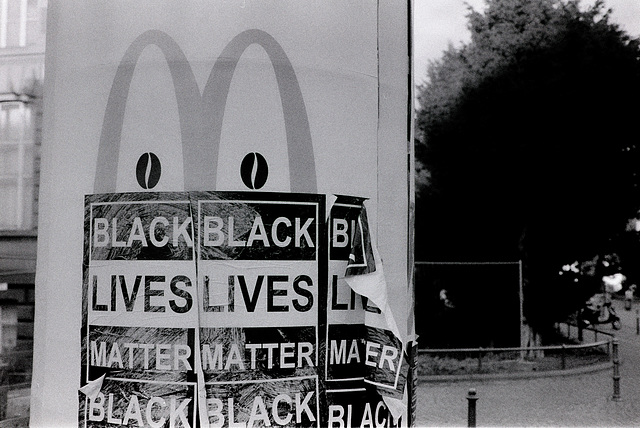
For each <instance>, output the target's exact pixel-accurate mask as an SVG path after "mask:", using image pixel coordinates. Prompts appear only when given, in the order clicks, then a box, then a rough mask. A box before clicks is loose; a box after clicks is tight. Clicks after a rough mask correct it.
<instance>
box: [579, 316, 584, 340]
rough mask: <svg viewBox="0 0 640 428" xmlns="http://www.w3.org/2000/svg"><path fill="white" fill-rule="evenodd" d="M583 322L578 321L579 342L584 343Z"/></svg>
mask: <svg viewBox="0 0 640 428" xmlns="http://www.w3.org/2000/svg"><path fill="white" fill-rule="evenodd" d="M582 340H583V338H582V322H581V320H580V319H578V342H582Z"/></svg>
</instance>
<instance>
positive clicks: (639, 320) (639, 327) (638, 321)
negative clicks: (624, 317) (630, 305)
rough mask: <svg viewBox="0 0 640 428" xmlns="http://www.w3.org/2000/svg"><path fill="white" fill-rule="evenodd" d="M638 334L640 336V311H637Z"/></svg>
mask: <svg viewBox="0 0 640 428" xmlns="http://www.w3.org/2000/svg"><path fill="white" fill-rule="evenodd" d="M636 334H640V309H636Z"/></svg>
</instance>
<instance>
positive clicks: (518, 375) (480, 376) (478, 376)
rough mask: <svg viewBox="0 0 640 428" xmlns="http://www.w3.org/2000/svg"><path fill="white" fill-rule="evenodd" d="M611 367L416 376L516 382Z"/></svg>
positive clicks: (430, 380) (424, 379)
mask: <svg viewBox="0 0 640 428" xmlns="http://www.w3.org/2000/svg"><path fill="white" fill-rule="evenodd" d="M612 367H613V362H612V361H608V362H606V363H599V364H590V365H586V366H581V367H574V368H571V369H565V370H544V371H539V372H538V371H527V372H513V373H469V374H464V375H432V376H430V375H418V383H419V384H426V383H437V382H464V381H468V380H481V381H484V380H511V379H513V380H517V379H531V378H542V377H559V376H573V375H579V374H584V373H592V372H598V371H603V370H607V369H610V368H612Z"/></svg>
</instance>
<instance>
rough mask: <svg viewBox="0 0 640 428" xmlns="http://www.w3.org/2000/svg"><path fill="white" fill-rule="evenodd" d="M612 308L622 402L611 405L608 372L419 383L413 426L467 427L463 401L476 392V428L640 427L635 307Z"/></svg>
mask: <svg viewBox="0 0 640 428" xmlns="http://www.w3.org/2000/svg"><path fill="white" fill-rule="evenodd" d="M614 305H615V306H616V309H617V310H618V314H619V315H620V316H621V318H622V324H623V325H622V329H621V330H620V331H619V332H617V337H618V340H619V343H620V345H619V352H620V360H621V366H620V375H621V379H620V396H621V399H622V400H621V401H613V400H611V396H612V395H613V379H612V375H613V372H612V371H611V370H606V371H600V372H595V373H587V374H581V375H571V376H563V377H545V378H532V379H519V380H515V379H514V380H483V381H477V380H476V381H458V382H448V383H427V382H422V383H420V384H419V386H418V411H417V423H416V425H417V426H418V427H450V426H458V427H466V426H467V400H466V395H467V392H468V391H469V388H475V389H476V390H477V394H478V397H479V399H478V401H477V425H478V426H479V427H481V426H496V427H587V426H589V427H640V336H638V335H636V312H635V309H636V308H640V304H638V303H636V304H635V306H634V308H633V310H632V311H625V310H624V309H623V305H622V302H615V303H614ZM602 329H603V330H605V331H609V330H611V328H610V326H602ZM585 339H586V338H585ZM588 339H590V338H588Z"/></svg>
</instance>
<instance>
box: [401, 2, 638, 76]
mask: <svg viewBox="0 0 640 428" xmlns="http://www.w3.org/2000/svg"><path fill="white" fill-rule="evenodd" d="M594 1H595V0H582V3H583V4H584V5H590V4H593V3H594ZM465 4H469V5H470V6H472V7H473V8H474V9H475V10H477V11H482V10H483V9H484V4H485V2H484V0H466V1H465V0H414V6H413V9H414V16H413V28H414V36H413V37H414V40H413V43H414V48H413V55H414V80H415V82H416V83H417V84H419V83H422V82H424V80H425V79H426V74H427V72H426V70H427V64H428V63H429V61H430V60H437V59H439V58H440V57H442V52H443V51H445V50H446V49H447V47H448V45H449V43H452V44H453V45H454V46H456V47H458V46H460V44H461V43H462V42H465V43H466V42H468V41H469V38H470V33H469V31H468V30H467V27H466V26H467V18H466V15H467V7H466V6H465ZM605 5H606V7H607V8H611V9H612V10H613V12H612V21H613V22H615V23H616V24H618V25H620V27H621V28H622V29H623V30H625V31H626V32H627V33H628V34H629V35H631V36H634V37H638V36H640V0H605Z"/></svg>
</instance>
